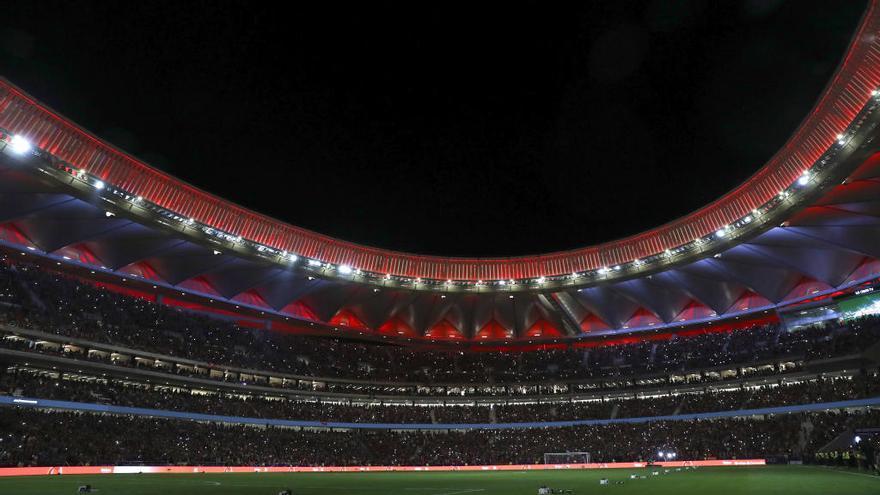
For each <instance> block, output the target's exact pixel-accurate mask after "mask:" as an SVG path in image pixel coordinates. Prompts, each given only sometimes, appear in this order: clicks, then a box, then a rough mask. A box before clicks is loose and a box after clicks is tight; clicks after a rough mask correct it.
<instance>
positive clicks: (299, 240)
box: [0, 0, 880, 281]
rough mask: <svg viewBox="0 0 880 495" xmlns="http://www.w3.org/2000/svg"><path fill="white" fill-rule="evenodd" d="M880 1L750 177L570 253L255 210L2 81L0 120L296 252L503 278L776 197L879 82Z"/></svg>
mask: <svg viewBox="0 0 880 495" xmlns="http://www.w3.org/2000/svg"><path fill="white" fill-rule="evenodd" d="M878 3H880V0H871V2H870V4H869V5H868V7H867V10H866V12H865V14H864V16H863V18H862V21H861V24H860V25H859V27H858V29H857V30H856V33H855V35H854V36H853V39H852V41H851V43H850V46H849V48H848V50H847V52H846V55H845V57H844V59H843V61H842V62H841V64H840V66H839V67H838V69H837V72H836V73H835V75H834V77H833V78H832V80H831V82H830V83H829V84H828V86H827V87H826V88H825V91H824V92H823V94H822V95H821V97H820V98H819V100H818V102H817V103H816V105H815V106H814V107H813V109H812V110H811V111H810V113H809V114H808V115H807V117H806V118H805V119H804V120H803V122H802V123H801V124H800V126H799V127H798V129H797V130H796V131H795V132H794V134H793V135H792V136H791V137H790V138H789V140H788V141H787V142H786V143H785V145H784V146H783V147H782V148H781V149H780V150H779V151H778V152H777V153H776V154H775V155H774V156H773V157H772V158H771V159H770V160H769V161H768V162H767V163H766V164H765V165H764V166H763V167H762V168H761V169H760V170H758V171H757V172H756V173H755V174H754V175H752V176H751V177H750V178H749V179H747V180H746V181H745V182H743V183H742V184H740V185H739V186H738V187H736V188H735V189H733V190H731V191H730V192H728V193H727V194H725V195H724V196H722V197H721V198H719V199H718V200H716V201H715V202H713V203H711V204H709V205H706V206H704V207H703V208H701V209H699V210H697V211H695V212H693V213H690V214H688V215H686V216H684V217H681V218H679V219H677V220H674V221H672V222H669V223H667V224H665V225H662V226H659V227H657V228H654V229H652V230H648V231H645V232H642V233H640V234H636V235H633V236H630V237H626V238H623V239H619V240H615V241H610V242H606V243H603V244H599V245H595V246H589V247H584V248H579V249H574V250H570V251H563V252H555V253H548V254H543V255H535V256H519V257H505V258H458V257H440V256H423V255H417V254H409V253H402V252H397V251H391V250H385V249H380V248H374V247H368V246H363V245H359V244H355V243H352V242H348V241H343V240H339V239H334V238H332V237H329V236H325V235H322V234H319V233H316V232H312V231H309V230H306V229H303V228H300V227H296V226H293V225H290V224H287V223H284V222H281V221H279V220H276V219H273V218H270V217H268V216H265V215H262V214H259V213H257V212H254V211H252V210H249V209H247V208H244V207H242V206H239V205H237V204H234V203H232V202H230V201H227V200H224V199H222V198H220V197H218V196H215V195H213V194H210V193H208V192H206V191H203V190H201V189H199V188H197V187H194V186H192V185H190V184H187V183H185V182H184V181H182V180H180V179H177V178H175V177H173V176H170V175H168V174H166V173H164V172H161V171H159V170H157V169H155V168H153V167H151V166H149V165H147V164H146V163H144V162H142V161H140V160H137V159H136V158H134V157H132V156H131V155H128V154H127V153H125V152H123V151H120V150H118V149H117V148H115V147H113V146H112V145H110V144H108V143H107V142H105V141H103V140H101V139H99V138H97V137H96V136H94V135H92V134H91V133H89V132H87V131H85V130H84V129H82V128H80V127H79V126H77V125H76V124H74V123H73V122H71V121H70V120H69V119H66V118H65V117H62V116H61V115H59V114H58V113H56V112H54V111H52V110H51V109H49V108H48V107H46V106H45V105H43V104H42V103H40V102H38V101H37V100H36V99H34V98H32V97H31V96H29V95H27V94H26V93H25V92H24V91H22V90H20V89H19V88H17V87H16V86H14V85H13V84H11V83H10V82H8V81H6V80H5V79H0V127H3V128H6V129H9V130H11V131H13V132H15V133H17V134H20V135H24V136H25V137H27V138H28V139H29V140H31V142H33V143H34V144H35V145H36V146H38V147H40V148H41V149H43V150H46V151H47V152H49V153H51V154H52V155H54V156H57V157H58V158H60V159H62V160H64V161H66V162H68V163H70V164H71V165H73V166H75V167H77V168H79V169H81V170H84V171H86V172H88V173H89V174H91V175H94V176H96V177H100V178H101V180H103V181H105V182H107V183H108V184H112V185H114V186H116V187H118V188H121V189H124V190H126V191H128V192H130V193H131V194H134V195H137V196H140V197H142V198H144V199H146V200H149V201H150V202H152V203H155V204H157V205H160V206H162V207H163V208H167V209H169V210H172V211H174V212H177V213H178V214H180V215H181V216H183V217H186V218H191V219H194V220H195V221H198V222H200V223H202V224H205V225H208V226H211V227H213V228H216V229H219V230H222V231H224V232H226V233H229V234H231V235H232V236H239V237H241V238H244V239H248V240H250V241H253V242H255V243H258V244H262V245H265V246H269V247H271V248H274V249H278V250H283V251H285V252H290V253H296V254H297V255H299V256H303V257H307V258H311V259H316V260H321V261H323V262H326V263H332V264H335V265H348V266H351V267H356V268H357V269H360V270H364V271H369V272H373V273H380V274H386V273H387V274H391V275H395V276H401V277H412V278H417V277H418V278H426V279H435V280H447V279H452V280H463V281H477V280H484V279H485V280H506V279H528V278H538V277H543V276H555V275H566V274H571V273H578V272H587V271H594V270H601V269H602V268H603V267H608V266H613V265H621V264H626V263H633V262H636V263H638V262H639V260H641V259H644V258H649V257H652V256H658V255H661V254H662V253H664V252H666V251H667V250H671V249H675V248H678V247H680V246H684V245H687V244H688V243H691V242H693V241H694V240H695V239H701V238H703V237H706V236H711V235H712V234H714V233H715V232H717V231H719V230H724V229H726V228H727V227H728V225H730V224H733V223H735V222H738V221H741V220H742V219H743V218H750V217H749V215H750V214H751V212H752V211H754V210H757V209H760V208H762V207H763V206H765V205H766V204H768V203H770V202H772V201H773V200H774V198H776V197H777V196H778V195H779V193H780V192H781V191H784V190H786V189H787V188H788V187H790V186H791V185H792V184H793V183H795V182H796V181H797V180H798V178H799V177H800V176H801V175H802V174H804V172H806V171H808V170H810V169H811V167H812V166H813V165H814V164H815V163H816V162H817V161H818V160H820V158H821V157H822V156H823V154H824V153H826V152H827V151H828V150H829V148H831V147H833V146H835V144H838V142H839V141H841V135H843V136H845V135H846V134H847V131H848V128H849V127H850V126H851V125H852V124H853V121H854V119H856V117H857V115H858V114H859V112H860V111H861V110H862V109H863V107H864V106H865V104H866V103H867V102H868V101H869V100H870V98H871V97H872V92H873V91H874V90H876V89H877V88H878V87H880V12H878V9H877V6H878Z"/></svg>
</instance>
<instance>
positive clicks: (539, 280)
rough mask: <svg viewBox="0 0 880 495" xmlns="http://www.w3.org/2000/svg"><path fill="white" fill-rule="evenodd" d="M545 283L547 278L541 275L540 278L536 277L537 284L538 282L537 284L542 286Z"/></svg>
mask: <svg viewBox="0 0 880 495" xmlns="http://www.w3.org/2000/svg"><path fill="white" fill-rule="evenodd" d="M546 281H547V277H545V276H543V275H541V276H540V277H538V280H537V282H538V283H539V284H543V283H544V282H546Z"/></svg>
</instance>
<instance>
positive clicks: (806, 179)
mask: <svg viewBox="0 0 880 495" xmlns="http://www.w3.org/2000/svg"><path fill="white" fill-rule="evenodd" d="M797 183H798V185H799V186H806V185H807V184H809V183H810V173H809V172H804V174H803V175H801V176H800V177H798V180H797Z"/></svg>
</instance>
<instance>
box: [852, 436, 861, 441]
mask: <svg viewBox="0 0 880 495" xmlns="http://www.w3.org/2000/svg"><path fill="white" fill-rule="evenodd" d="M853 440H855V442H856V443H861V441H862V437H860V436H858V435H856V437H855V438H854V439H853Z"/></svg>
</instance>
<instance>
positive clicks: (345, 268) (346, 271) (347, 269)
mask: <svg viewBox="0 0 880 495" xmlns="http://www.w3.org/2000/svg"><path fill="white" fill-rule="evenodd" d="M338 270H339V273H341V274H343V275H348V274H349V273H351V272H352V271H353V270H352V268H351V267H350V266H348V265H339V268H338Z"/></svg>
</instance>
